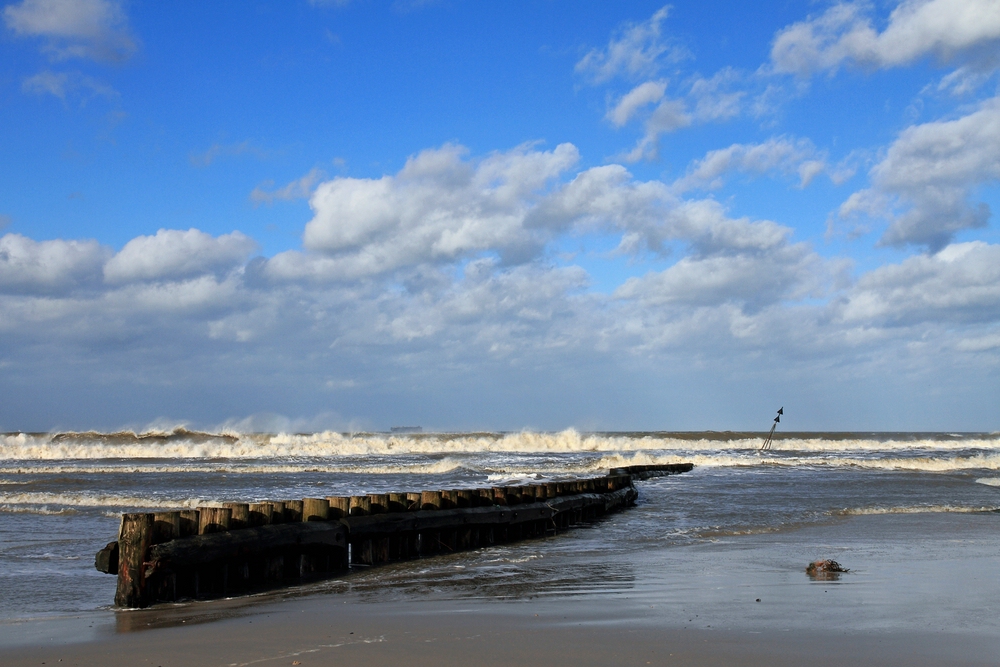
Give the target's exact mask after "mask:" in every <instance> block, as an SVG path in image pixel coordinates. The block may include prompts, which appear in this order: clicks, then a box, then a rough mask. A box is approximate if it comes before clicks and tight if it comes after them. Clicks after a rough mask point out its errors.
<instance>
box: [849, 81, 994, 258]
mask: <svg viewBox="0 0 1000 667" xmlns="http://www.w3.org/2000/svg"><path fill="white" fill-rule="evenodd" d="M998 156H1000V98H993V99H990V100H987V101H986V102H984V103H982V104H981V105H979V107H978V108H977V109H976V110H975V111H973V112H972V113H969V114H968V115H965V116H962V117H961V118H957V119H955V120H950V121H934V122H931V123H924V124H922V125H915V126H912V127H909V128H907V129H906V130H904V131H903V132H902V133H900V135H899V137H898V138H897V139H896V141H895V142H893V144H892V145H891V146H890V147H889V150H888V151H887V152H886V156H885V158H884V159H883V160H882V161H881V162H879V163H878V164H877V165H875V167H874V168H873V169H872V170H871V172H870V176H871V180H872V186H873V187H871V188H868V189H865V190H861V191H858V192H855V193H854V194H852V195H851V196H850V197H849V198H848V199H847V201H845V202H844V203H843V204H842V205H841V206H840V210H839V213H840V217H841V218H846V217H851V216H855V215H859V214H861V215H868V216H880V217H885V218H888V219H889V221H890V224H889V228H888V229H887V230H886V232H885V234H884V235H883V236H882V238H881V241H880V243H882V244H884V245H895V246H901V245H905V244H914V245H924V246H927V247H928V248H929V249H931V250H938V249H940V248H942V247H944V246H945V245H946V244H947V243H948V242H949V241H950V240H951V238H952V236H953V235H954V234H955V233H956V232H958V231H961V230H963V229H973V228H976V227H982V226H984V225H986V222H987V220H988V218H989V216H990V209H989V207H988V206H987V205H986V204H985V203H982V202H979V203H973V202H971V201H970V198H971V196H972V192H973V190H974V189H975V188H976V187H977V186H979V185H981V184H983V183H988V182H995V181H997V180H998V179H1000V158H998Z"/></svg>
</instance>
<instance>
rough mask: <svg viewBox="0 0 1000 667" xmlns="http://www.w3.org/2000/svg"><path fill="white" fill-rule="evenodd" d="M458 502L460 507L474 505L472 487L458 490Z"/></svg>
mask: <svg viewBox="0 0 1000 667" xmlns="http://www.w3.org/2000/svg"><path fill="white" fill-rule="evenodd" d="M457 503H458V506H459V507H474V505H473V504H472V491H471V490H470V489H460V490H459V491H458V501H457Z"/></svg>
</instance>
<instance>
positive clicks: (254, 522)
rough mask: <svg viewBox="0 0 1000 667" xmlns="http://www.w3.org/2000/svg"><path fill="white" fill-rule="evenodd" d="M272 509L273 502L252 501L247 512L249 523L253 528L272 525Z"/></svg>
mask: <svg viewBox="0 0 1000 667" xmlns="http://www.w3.org/2000/svg"><path fill="white" fill-rule="evenodd" d="M272 511H273V510H272V509H271V503H250V506H249V507H248V514H247V525H248V526H250V527H251V528H253V527H256V526H267V525H270V523H271V513H272Z"/></svg>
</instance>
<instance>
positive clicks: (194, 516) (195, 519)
mask: <svg viewBox="0 0 1000 667" xmlns="http://www.w3.org/2000/svg"><path fill="white" fill-rule="evenodd" d="M180 515H181V525H180V537H188V536H189V535H197V534H198V524H199V523H201V519H200V517H199V516H198V515H199V512H198V510H181V512H180Z"/></svg>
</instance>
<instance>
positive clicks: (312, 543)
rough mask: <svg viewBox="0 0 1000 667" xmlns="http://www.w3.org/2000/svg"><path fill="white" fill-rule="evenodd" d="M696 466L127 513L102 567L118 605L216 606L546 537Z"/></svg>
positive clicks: (98, 561) (630, 501)
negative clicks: (200, 602) (205, 602)
mask: <svg viewBox="0 0 1000 667" xmlns="http://www.w3.org/2000/svg"><path fill="white" fill-rule="evenodd" d="M693 467H694V466H693V464H691V463H677V464H667V465H638V466H628V467H625V468H612V469H611V470H610V471H609V473H608V474H607V475H602V476H600V477H591V478H586V479H579V480H573V481H566V482H549V483H545V484H524V485H518V486H496V487H489V488H476V489H461V490H443V491H421V492H419V493H382V494H370V495H365V496H327V497H326V498H304V499H302V500H283V501H262V502H255V503H224V504H223V506H221V507H209V506H202V507H198V508H197V509H193V510H178V511H170V512H149V513H129V514H123V515H122V521H121V528H120V530H119V534H118V540H117V541H115V542H111V543H109V544H108V545H107V546H106V547H104V548H103V549H101V550H100V551H99V552H97V557H96V558H95V562H94V565H95V567H96V568H97V569H98V570H100V571H101V572H105V573H107V574H114V575H117V577H118V582H117V588H116V590H115V605H116V606H118V607H124V608H141V607H148V606H149V605H151V604H155V603H157V602H174V601H177V600H185V599H211V598H219V597H231V596H234V595H246V594H249V593H254V592H258V591H261V590H268V589H274V588H280V587H282V586H291V585H295V584H299V583H302V582H304V581H310V580H318V579H322V578H325V577H328V576H335V575H339V574H341V573H344V572H345V571H349V570H350V569H352V568H364V567H371V566H377V565H382V564H385V563H391V562H395V561H402V560H410V559H414V558H424V557H428V556H434V555H436V554H445V553H452V552H456V551H466V550H469V549H478V548H483V547H489V546H492V545H495V544H505V543H510V542H516V541H519V540H524V539H531V538H538V537H545V536H547V535H552V534H555V533H556V532H558V531H562V530H566V529H568V528H570V527H572V526H574V525H576V524H579V523H581V522H584V521H594V520H596V519H598V518H599V517H601V516H602V515H604V514H607V513H610V512H615V511H619V510H623V509H626V508H628V507H631V506H633V505H635V502H636V499H637V498H638V495H639V494H638V491H637V490H636V488H635V481H637V480H644V479H649V478H651V477H661V476H664V475H674V474H679V473H684V472H688V471H690V470H691V469H692V468H693Z"/></svg>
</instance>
